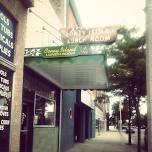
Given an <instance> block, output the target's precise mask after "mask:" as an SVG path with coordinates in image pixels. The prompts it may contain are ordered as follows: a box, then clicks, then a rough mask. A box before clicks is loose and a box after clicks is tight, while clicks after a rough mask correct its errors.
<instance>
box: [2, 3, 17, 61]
mask: <svg viewBox="0 0 152 152" xmlns="http://www.w3.org/2000/svg"><path fill="white" fill-rule="evenodd" d="M15 27H16V22H15V19H14V18H13V17H12V16H11V15H10V14H9V13H8V11H7V10H6V9H5V8H4V7H2V6H1V5H0V57H2V58H3V59H5V60H7V61H10V62H13V60H14V47H15Z"/></svg>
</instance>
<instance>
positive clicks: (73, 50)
mask: <svg viewBox="0 0 152 152" xmlns="http://www.w3.org/2000/svg"><path fill="white" fill-rule="evenodd" d="M91 54H104V50H103V48H102V46H101V45H64V46H55V47H42V48H27V49H25V53H24V56H25V57H43V58H57V57H73V56H79V55H91Z"/></svg>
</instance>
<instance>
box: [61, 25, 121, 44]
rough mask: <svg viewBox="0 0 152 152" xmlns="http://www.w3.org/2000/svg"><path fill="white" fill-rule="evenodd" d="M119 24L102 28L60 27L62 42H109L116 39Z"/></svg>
mask: <svg viewBox="0 0 152 152" xmlns="http://www.w3.org/2000/svg"><path fill="white" fill-rule="evenodd" d="M119 29H120V26H110V27H104V28H89V29H87V28H80V27H78V28H63V29H60V33H61V38H62V41H63V43H65V44H66V43H72V44H73V43H81V44H82V43H84V44H86V43H104V44H111V43H113V42H114V41H115V40H116V37H117V31H118V30H119Z"/></svg>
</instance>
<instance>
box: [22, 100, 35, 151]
mask: <svg viewBox="0 0 152 152" xmlns="http://www.w3.org/2000/svg"><path fill="white" fill-rule="evenodd" d="M33 115H34V106H33V104H32V103H30V102H26V101H24V102H23V105H22V118H21V134H20V136H21V137H20V138H21V139H20V152H32V144H33Z"/></svg>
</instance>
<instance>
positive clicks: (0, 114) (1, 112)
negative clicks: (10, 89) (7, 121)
mask: <svg viewBox="0 0 152 152" xmlns="http://www.w3.org/2000/svg"><path fill="white" fill-rule="evenodd" d="M0 116H3V117H4V116H5V117H8V116H9V113H8V112H4V111H0Z"/></svg>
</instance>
